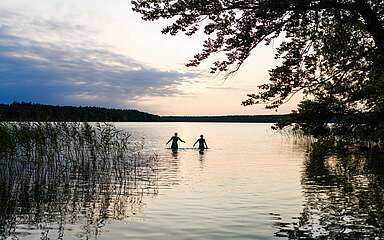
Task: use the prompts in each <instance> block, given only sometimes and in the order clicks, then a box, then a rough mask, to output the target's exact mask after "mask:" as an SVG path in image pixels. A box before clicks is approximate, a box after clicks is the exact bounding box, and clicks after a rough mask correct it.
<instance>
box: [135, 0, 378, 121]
mask: <svg viewBox="0 0 384 240" xmlns="http://www.w3.org/2000/svg"><path fill="white" fill-rule="evenodd" d="M132 3H133V5H134V7H133V10H134V11H136V12H139V13H141V15H142V17H143V19H144V20H149V21H152V20H157V19H170V21H172V24H171V25H169V26H167V27H165V28H164V29H163V30H162V32H163V33H168V34H171V35H175V34H177V33H179V32H184V33H185V34H187V35H193V34H195V33H196V32H198V31H199V30H201V31H203V32H204V33H205V34H206V35H207V40H206V41H205V42H204V45H203V46H204V48H203V50H202V51H201V52H200V53H198V54H196V55H195V56H194V58H193V59H192V60H191V61H190V62H189V63H188V64H187V66H197V65H199V64H200V63H201V62H202V61H203V60H205V59H207V58H209V57H210V56H211V55H215V54H217V55H218V56H219V58H220V60H219V61H216V62H215V63H214V65H213V66H212V68H211V70H212V73H215V72H227V73H229V74H230V73H232V72H234V71H237V70H238V69H239V68H240V67H241V65H242V64H243V63H244V61H246V59H247V58H248V57H249V56H250V54H251V53H252V50H254V49H255V48H256V47H257V46H259V45H260V44H265V45H270V44H271V43H272V42H273V41H274V40H275V39H278V40H279V41H282V43H281V44H280V45H279V46H278V47H277V53H276V56H275V58H276V59H279V60H280V62H281V64H280V65H279V66H277V67H275V68H273V69H271V70H270V72H269V73H270V78H269V82H268V83H267V84H263V85H261V86H259V88H260V92H259V93H253V94H249V95H248V97H249V98H248V99H247V100H245V101H244V102H243V105H245V106H246V105H252V104H258V103H263V104H266V107H267V108H277V107H279V106H280V105H282V104H284V103H285V102H286V101H288V100H289V99H290V98H291V97H292V96H293V95H294V94H295V93H298V92H302V93H304V96H307V97H310V98H311V99H313V101H314V102H319V104H320V105H322V104H324V101H323V100H324V99H334V100H335V101H336V102H339V103H340V104H342V105H343V109H344V110H346V111H347V112H356V113H358V112H360V113H361V112H377V111H379V110H380V111H381V109H382V108H383V106H384V104H383V101H384V100H383V99H384V94H383V93H382V92H383V91H382V89H383V88H382V87H384V3H383V1H382V0H134V1H132ZM307 103H309V102H307ZM304 104H305V103H304Z"/></svg>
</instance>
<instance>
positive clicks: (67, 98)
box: [0, 11, 198, 107]
mask: <svg viewBox="0 0 384 240" xmlns="http://www.w3.org/2000/svg"><path fill="white" fill-rule="evenodd" d="M0 15H1V16H2V17H0V102H12V101H32V102H40V103H48V104H71V105H97V106H107V107H136V106H138V105H139V103H140V98H143V97H146V98H147V97H159V96H174V95H180V94H183V90H182V89H181V86H183V85H185V84H188V83H192V82H194V81H196V78H197V77H198V74H197V73H193V72H189V73H187V72H182V71H176V70H162V69H158V68H155V67H151V66H148V65H147V64H144V63H140V62H138V61H136V60H135V59H132V58H130V57H128V56H125V55H121V54H118V53H115V52H112V51H110V50H108V49H107V48H106V47H103V46H99V45H98V44H97V43H92V42H91V41H87V39H86V35H87V34H89V33H87V32H86V29H85V28H84V27H83V26H80V25H77V24H67V23H65V22H53V21H45V20H43V19H29V20H28V19H27V20H25V19H26V18H25V16H20V15H17V14H15V13H9V12H2V11H0ZM18 19H24V21H21V22H20V21H18ZM61 36H63V37H61ZM71 38H76V39H74V40H73V41H71Z"/></svg>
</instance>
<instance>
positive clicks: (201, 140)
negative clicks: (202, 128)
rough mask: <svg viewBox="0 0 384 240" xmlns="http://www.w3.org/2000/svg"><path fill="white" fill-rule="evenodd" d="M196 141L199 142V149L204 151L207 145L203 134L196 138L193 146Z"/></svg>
mask: <svg viewBox="0 0 384 240" xmlns="http://www.w3.org/2000/svg"><path fill="white" fill-rule="evenodd" d="M196 143H199V150H200V151H204V149H208V145H207V142H206V141H205V139H204V136H203V134H201V135H200V138H199V139H197V140H196V142H195V143H194V144H193V147H195V145H196Z"/></svg>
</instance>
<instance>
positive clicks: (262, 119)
mask: <svg viewBox="0 0 384 240" xmlns="http://www.w3.org/2000/svg"><path fill="white" fill-rule="evenodd" d="M286 117H287V115H233V116H182V117H174V116H170V117H161V118H160V120H161V121H162V122H233V123H276V122H277V121H279V120H282V119H285V118H286Z"/></svg>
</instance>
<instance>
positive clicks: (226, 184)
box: [0, 123, 384, 240]
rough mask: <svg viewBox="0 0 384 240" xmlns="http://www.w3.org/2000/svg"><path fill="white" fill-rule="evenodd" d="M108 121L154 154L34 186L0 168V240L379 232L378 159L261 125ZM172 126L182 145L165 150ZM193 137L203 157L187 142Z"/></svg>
mask: <svg viewBox="0 0 384 240" xmlns="http://www.w3.org/2000/svg"><path fill="white" fill-rule="evenodd" d="M116 125H117V126H118V127H119V128H121V129H125V130H127V131H129V132H131V133H132V134H133V135H134V136H135V137H136V139H138V140H140V141H143V142H144V143H145V144H144V149H143V152H142V154H143V155H145V154H149V155H151V154H156V155H157V161H156V162H155V163H153V165H152V164H151V165H150V166H148V167H147V168H146V169H143V168H141V170H138V171H137V172H135V173H133V172H132V173H130V176H129V181H124V182H121V181H118V180H117V179H118V178H114V177H111V176H108V174H106V176H104V175H103V174H102V173H101V174H100V175H95V174H88V175H87V174H84V173H77V174H73V175H71V176H68V178H67V179H68V181H67V182H60V181H58V182H54V181H53V180H52V179H55V177H54V176H53V177H52V178H48V177H47V181H46V182H43V183H41V182H39V184H40V185H42V186H36V184H34V183H33V182H31V180H28V181H29V182H22V181H21V182H22V184H20V183H18V184H16V183H15V182H17V181H16V180H14V181H13V180H12V179H16V178H17V177H19V178H20V177H22V176H8V175H12V174H9V172H8V173H7V174H8V175H7V176H4V174H5V173H4V172H5V171H2V172H1V173H2V174H3V176H1V181H3V184H2V185H1V186H0V194H1V195H0V204H1V206H0V211H1V212H0V215H1V217H0V233H1V234H0V239H112V240H114V239H384V233H383V230H382V229H383V228H384V226H383V225H384V190H383V188H384V164H383V163H384V162H383V161H384V158H382V157H380V156H377V155H375V156H366V155H362V154H361V155H359V156H358V155H353V156H344V157H325V156H323V155H321V154H314V153H312V154H310V153H309V152H308V146H307V144H306V143H305V141H297V140H295V139H293V138H289V137H287V136H282V135H280V134H278V133H274V132H272V130H270V126H271V125H269V124H230V123H220V124H216V123H119V124H116ZM175 131H177V132H178V133H179V136H180V138H182V139H183V140H185V141H186V143H185V144H183V143H181V144H180V145H179V146H180V147H181V149H180V150H179V151H178V152H177V153H172V152H171V151H170V150H169V149H167V146H166V145H165V142H166V141H168V140H169V138H170V137H171V136H172V135H173V133H174V132H175ZM200 134H204V135H205V138H206V140H207V143H208V146H209V147H210V149H208V150H207V151H205V152H204V154H201V153H199V152H198V151H197V150H193V149H191V147H192V145H193V143H194V142H195V141H196V140H197V138H198V137H199V135H200ZM141 139H142V140H141ZM63 171H64V170H63ZM18 172H20V171H17V169H15V175H17V173H18ZM10 179H11V180H12V181H11V180H10ZM28 179H31V178H28ZM19 182H20V181H19ZM10 183H12V184H10Z"/></svg>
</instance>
